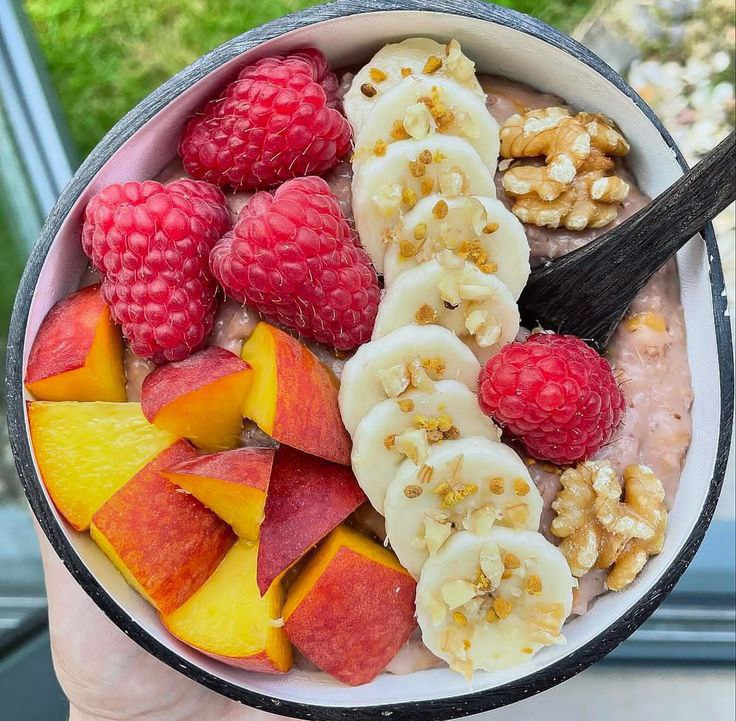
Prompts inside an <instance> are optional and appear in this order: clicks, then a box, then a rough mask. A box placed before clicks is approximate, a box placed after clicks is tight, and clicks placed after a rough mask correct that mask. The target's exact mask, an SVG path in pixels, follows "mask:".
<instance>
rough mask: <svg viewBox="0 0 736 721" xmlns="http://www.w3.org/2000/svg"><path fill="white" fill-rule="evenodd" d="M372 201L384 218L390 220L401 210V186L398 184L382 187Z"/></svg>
mask: <svg viewBox="0 0 736 721" xmlns="http://www.w3.org/2000/svg"><path fill="white" fill-rule="evenodd" d="M371 200H372V201H373V202H374V203H375V204H376V207H377V209H378V212H379V213H380V214H381V215H382V216H383V217H384V218H390V217H391V216H392V215H395V214H396V213H398V212H399V210H401V186H400V185H399V184H398V183H387V184H385V185H382V186H381V187H380V188H379V190H378V192H377V193H376V194H375V195H374V196H373V197H372V198H371Z"/></svg>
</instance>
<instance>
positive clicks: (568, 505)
mask: <svg viewBox="0 0 736 721" xmlns="http://www.w3.org/2000/svg"><path fill="white" fill-rule="evenodd" d="M560 483H561V485H562V488H561V490H560V491H559V492H558V494H557V497H556V498H555V500H554V501H553V502H552V509H553V510H554V511H555V512H556V513H557V516H556V518H554V519H553V521H552V524H551V526H550V529H551V531H552V533H553V534H554V535H555V536H557V537H558V538H561V539H562V541H561V543H560V546H559V548H560V550H561V551H562V553H563V554H564V556H565V558H566V559H567V562H568V564H569V565H570V570H571V571H572V573H573V575H574V576H577V577H580V576H582V575H584V574H585V573H587V572H588V571H589V570H590V569H591V568H593V566H597V567H598V568H610V569H611V570H610V571H609V574H608V578H607V579H606V585H607V587H608V588H610V589H611V590H615V591H618V590H621V589H622V588H625V587H626V586H627V585H628V584H629V583H631V581H633V580H634V578H635V577H636V576H637V575H638V573H639V571H641V569H642V568H643V566H644V564H645V563H646V561H647V559H648V558H649V556H654V555H656V554H658V553H659V552H660V551H661V550H662V546H663V544H664V536H665V532H666V529H667V510H666V507H665V505H664V488H663V487H662V483H661V482H660V481H659V479H658V478H657V477H656V476H655V475H654V473H653V471H652V470H651V468H649V467H647V466H642V465H639V466H627V467H626V468H625V469H624V475H623V484H622V482H621V479H620V478H619V477H618V475H617V474H616V473H615V471H614V470H613V468H612V467H611V465H610V463H608V462H607V461H588V462H586V463H582V464H580V465H578V466H577V467H575V468H568V469H567V470H566V471H565V472H564V473H563V474H562V475H561V476H560ZM622 486H623V488H622ZM624 488H625V494H624V498H623V499H622V498H621V495H622V490H623V489H624Z"/></svg>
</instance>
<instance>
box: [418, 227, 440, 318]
mask: <svg viewBox="0 0 736 721" xmlns="http://www.w3.org/2000/svg"><path fill="white" fill-rule="evenodd" d="M415 232H416V231H415ZM414 320H416V322H417V323H419V325H429V324H430V323H434V322H435V321H436V320H437V311H436V310H435V309H434V308H433V307H432V306H431V305H429V304H428V303H425V304H424V305H422V306H420V308H419V310H417V312H416V313H415V314H414Z"/></svg>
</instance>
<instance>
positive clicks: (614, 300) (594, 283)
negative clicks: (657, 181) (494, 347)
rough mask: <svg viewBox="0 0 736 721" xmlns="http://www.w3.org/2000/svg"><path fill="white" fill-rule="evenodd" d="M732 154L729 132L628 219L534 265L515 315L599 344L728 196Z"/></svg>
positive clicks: (733, 188) (734, 190)
mask: <svg viewBox="0 0 736 721" xmlns="http://www.w3.org/2000/svg"><path fill="white" fill-rule="evenodd" d="M735 161H736V141H735V139H734V134H733V133H731V135H729V136H728V137H727V138H726V139H725V140H723V141H722V142H721V143H720V144H719V145H718V146H717V147H716V148H714V149H713V150H711V151H710V152H709V153H708V154H707V155H706V156H705V157H704V158H703V159H702V160H701V161H700V162H699V163H698V164H697V165H696V166H695V167H694V168H692V169H691V170H689V171H688V172H687V173H685V175H683V176H682V177H681V178H679V179H678V180H677V181H676V182H675V183H674V184H673V185H672V186H670V188H669V189H667V190H666V191H665V192H664V193H662V194H661V195H659V196H658V197H657V198H655V199H654V200H653V201H652V202H651V203H649V205H647V206H646V207H645V208H643V209H642V210H640V211H639V212H638V213H636V214H635V215H634V216H632V217H631V218H630V219H629V220H627V221H626V222H624V223H622V224H621V225H619V226H617V227H616V228H613V229H612V230H611V231H609V232H608V233H606V234H605V235H602V236H600V237H599V238H597V239H596V240H594V241H593V242H591V243H589V244H588V245H586V246H584V247H582V248H579V249H578V250H575V251H573V252H571V253H568V254H567V255H566V256H564V257H563V258H560V259H559V260H555V261H553V262H551V263H548V264H547V265H545V266H543V267H540V268H538V269H536V270H535V271H534V272H533V273H532V275H531V277H530V279H529V284H528V285H527V288H526V289H525V291H524V296H522V298H521V299H520V303H521V304H522V319H523V320H524V321H526V322H527V323H532V324H535V323H537V322H540V321H541V322H542V324H543V325H544V326H545V327H547V328H548V329H550V330H559V331H561V332H568V333H573V334H576V335H579V336H581V337H584V338H586V339H590V340H593V341H595V342H596V344H597V345H598V346H599V347H600V348H601V349H602V348H603V347H605V345H606V344H607V342H608V339H609V338H610V335H611V333H612V332H613V329H614V328H615V326H616V325H617V323H618V322H619V320H620V319H621V317H622V316H623V314H624V312H625V311H626V309H627V308H628V306H629V305H630V304H631V301H632V300H633V299H634V296H635V295H636V294H637V293H638V292H639V291H640V290H641V289H642V288H643V287H644V285H645V284H646V282H647V281H648V280H649V279H650V278H651V277H652V275H654V273H656V272H657V270H659V269H660V268H661V267H662V266H663V265H664V264H665V262H667V260H668V259H669V258H671V257H672V256H673V255H674V254H675V253H676V252H677V251H678V250H679V249H680V248H681V247H682V246H683V245H684V244H685V243H686V242H687V241H688V240H689V239H690V238H691V237H692V236H693V235H694V234H695V233H697V232H698V231H699V230H700V229H701V228H702V227H703V226H704V225H705V223H707V222H708V221H709V220H711V219H712V218H713V217H714V216H716V215H717V214H718V213H719V212H720V211H721V210H723V209H724V208H725V207H726V206H728V205H729V203H731V202H733V200H734V198H736V181H735V178H734V163H735ZM581 286H582V287H581Z"/></svg>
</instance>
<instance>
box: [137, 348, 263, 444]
mask: <svg viewBox="0 0 736 721" xmlns="http://www.w3.org/2000/svg"><path fill="white" fill-rule="evenodd" d="M250 383H251V369H250V367H249V366H248V364H247V363H244V362H243V361H242V360H240V358H238V356H237V355H235V353H231V352H230V351H229V350H225V349H224V348H219V347H217V346H211V347H210V348H205V349H204V350H201V351H199V352H198V353H195V354H194V355H192V356H190V357H189V358H187V359H185V360H183V361H178V362H176V363H168V364H167V365H163V366H161V367H160V368H157V369H156V370H155V371H153V372H152V373H150V374H149V375H148V376H146V378H145V380H144V381H143V386H142V387H141V407H142V408H143V413H144V414H145V416H146V418H148V420H149V421H151V423H155V424H156V425H157V426H159V428H163V429H164V430H167V431H169V432H171V433H175V434H176V435H177V436H179V437H180V438H188V439H189V440H190V441H192V443H194V444H195V445H197V446H199V447H200V448H203V449H204V450H207V451H224V450H227V449H228V448H235V447H236V446H237V445H238V442H239V440H240V432H241V428H242V424H243V403H244V401H245V395H246V393H247V391H248V388H249V387H250Z"/></svg>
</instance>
